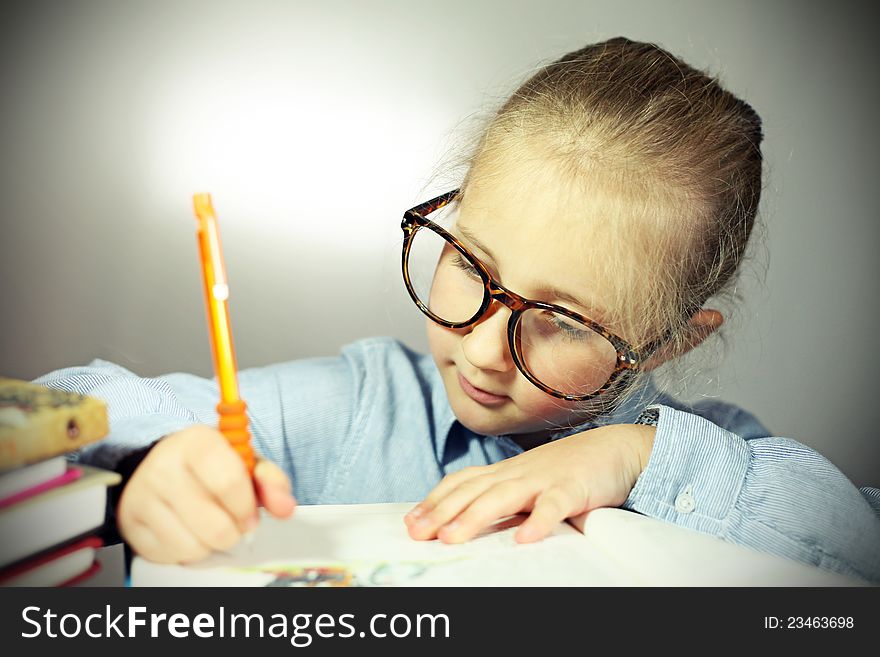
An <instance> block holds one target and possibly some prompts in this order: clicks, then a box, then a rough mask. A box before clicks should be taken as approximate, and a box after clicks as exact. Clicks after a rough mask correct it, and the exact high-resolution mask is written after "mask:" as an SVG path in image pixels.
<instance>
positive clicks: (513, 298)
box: [400, 189, 662, 401]
mask: <svg viewBox="0 0 880 657" xmlns="http://www.w3.org/2000/svg"><path fill="white" fill-rule="evenodd" d="M458 193H459V190H458V189H454V190H452V191H451V192H446V193H445V194H441V195H440V196H438V197H436V198H432V199H431V200H430V201H425V202H424V203H421V204H419V205H417V206H415V207H414V208H410V209H409V210H407V211H406V212H404V214H403V221H402V222H401V225H400V227H401V228H402V229H403V255H402V260H401V266H402V270H403V280H404V283H405V284H406V289H407V292H408V293H409V296H410V297H411V298H412V300H413V301H414V302H415V304H416V305H417V306H418V307H419V310H421V311H422V312H423V313H424V314H425V315H427V316H428V317H429V318H430V319H432V320H433V321H434V322H436V323H437V324H440V325H441V326H445V327H447V328H451V329H459V328H465V327H467V326H470V325H472V324H474V323H476V322H477V321H479V319H480V318H481V317H483V315H484V314H485V313H486V311H487V310H488V309H489V306H490V305H491V303H492V301H497V302H499V303H501V304H504V305H505V306H506V307H507V308H509V309H510V319H509V320H508V322H507V340H508V343H509V347H510V354H511V356H512V357H513V362H514V363H515V364H516V367H517V369H519V371H520V372H521V373H522V374H523V376H525V377H526V379H528V380H529V381H530V382H531V383H532V384H534V385H535V386H537V387H538V388H540V389H541V390H543V391H544V392H546V393H547V394H548V395H552V396H553V397H557V398H559V399H565V400H567V401H588V400H590V399H594V398H596V397H598V396H599V395H602V394H603V393H606V392H607V391H608V390H610V389H612V388H614V387H615V386H622V385H623V384H624V383H625V382H626V380H627V379H628V378H629V377H630V376H632V374H634V373H635V371H637V370H638V369H639V367H640V365H641V364H642V363H643V362H644V361H645V360H646V359H647V358H648V356H650V354H651V353H653V352H654V351H655V350H656V348H657V347H658V346H660V344H661V343H662V340H657V341H655V342H652V343H650V344H649V345H646V346H645V347H643V348H641V349H635V348H633V347H632V346H631V345H630V344H629V343H628V342H627V341H626V340H624V339H623V338H620V337H618V336H616V335H614V334H613V333H611V332H610V331H609V330H608V329H606V328H605V327H604V326H602V325H601V324H599V323H597V322H594V321H593V320H591V319H590V318H589V317H585V316H584V315H581V314H580V313H576V312H574V311H573V310H569V309H568V308H565V307H563V306H558V305H556V304H552V303H545V302H543V301H537V300H534V299H527V298H525V297H523V296H521V295H519V294H516V293H515V292H512V291H510V290H508V289H507V288H506V287H504V286H503V285H501V283H499V282H498V281H497V280H495V279H494V278H493V277H492V275H491V274H490V273H489V270H488V268H487V267H486V265H484V264H483V263H482V262H481V261H480V259H479V258H477V257H476V256H475V255H474V254H473V253H471V252H470V251H469V250H468V248H467V247H466V246H464V245H463V244H462V243H461V242H460V241H459V240H458V239H457V238H456V237H455V236H454V235H452V234H451V233H449V232H448V231H447V230H445V229H444V228H443V227H441V226H439V225H438V224H436V223H435V222H433V221H431V220H430V219H427V215H429V214H431V213H432V212H434V211H436V210H439V209H440V208H442V207H444V206H445V205H447V204H449V203H450V202H452V201H453V200H455V198H456V196H457V195H458ZM420 228H429V229H430V230H433V231H434V232H436V233H437V234H438V235H440V236H441V237H442V238H443V239H445V240H446V241H447V242H448V243H449V244H450V245H452V246H453V247H454V248H455V249H456V250H458V252H459V253H461V255H463V256H464V257H465V258H467V259H468V260H469V261H470V262H472V263H473V264H474V265H475V266H476V268H477V272H478V273H479V275H480V278H481V279H482V281H483V286H484V291H483V302H482V304H481V305H480V307H479V309H478V310H477V311H476V312H475V313H474V314H473V316H472V317H470V318H469V319H467V320H465V321H463V322H448V321H446V320H444V319H443V318H442V317H438V316H437V315H435V314H434V313H432V312H431V311H430V310H429V309H428V307H427V306H426V305H425V304H424V303H422V301H421V300H420V299H419V297H418V295H417V294H416V292H415V289H414V288H413V285H412V281H411V280H410V276H409V270H408V268H407V261H408V258H409V253H410V249H411V247H412V242H413V237H414V236H415V234H416V232H417V231H418V230H419V229H420ZM533 308H534V309H539V310H548V311H552V312H555V313H559V314H561V315H564V316H567V317H570V318H571V319H574V320H576V321H578V322H581V323H582V324H584V325H586V326H587V327H589V328H591V329H592V330H593V331H595V332H596V333H598V334H599V335H601V336H603V337H604V338H605V339H606V340H608V342H610V343H611V345H612V346H613V347H614V350H615V351H616V352H617V359H616V365H615V368H614V370H613V371H612V372H611V374H610V376H609V378H608V381H606V382H605V384H604V385H602V386H601V387H600V388H597V389H596V390H595V391H594V392H592V393H590V394H588V395H572V394H566V393H563V392H561V391H559V390H555V389H553V388H551V387H550V386H548V385H546V384H545V383H543V382H542V381H540V380H539V379H538V378H536V377H535V376H534V375H533V374H532V373H531V372H530V371H529V369H528V368H527V367H526V366H525V364H524V359H523V356H522V344H521V339H520V334H519V324H520V321H519V320H520V317H522V314H523V313H524V312H525V311H527V310H529V309H533Z"/></svg>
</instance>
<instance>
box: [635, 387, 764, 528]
mask: <svg viewBox="0 0 880 657" xmlns="http://www.w3.org/2000/svg"><path fill="white" fill-rule="evenodd" d="M648 408H657V409H658V411H659V414H660V415H659V419H658V422H657V430H656V434H655V436H654V446H653V449H652V451H651V456H650V458H649V459H648V465H647V467H645V470H644V472H642V474H641V475H640V476H639V478H638V479H637V480H636V484H635V486H633V489H632V490H631V491H630V494H629V496H628V497H627V499H626V501H625V502H624V503H623V505H622V508H624V509H629V510H631V511H636V512H638V513H642V514H644V515H647V516H651V517H653V518H658V519H660V520H665V521H667V522H672V523H675V524H677V525H682V526H685V527H690V528H692V529H695V530H697V531H701V532H705V533H710V534H714V535H716V536H720V535H723V533H724V529H725V525H726V520H727V518H728V516H729V515H730V513H731V511H732V510H733V508H734V505H735V504H736V501H737V498H738V497H739V493H740V490H741V489H742V485H743V482H744V480H745V476H746V470H747V469H748V465H749V448H748V445H747V444H746V442H745V440H743V439H742V438H740V437H739V436H737V435H736V434H733V433H731V432H729V431H726V430H724V429H722V428H721V427H719V426H717V425H715V424H713V423H712V422H710V421H709V420H706V419H705V418H702V417H700V416H699V415H694V414H692V413H687V412H685V411H679V410H677V409H674V408H670V407H668V406H663V405H660V404H652V405H651V406H649V407H648Z"/></svg>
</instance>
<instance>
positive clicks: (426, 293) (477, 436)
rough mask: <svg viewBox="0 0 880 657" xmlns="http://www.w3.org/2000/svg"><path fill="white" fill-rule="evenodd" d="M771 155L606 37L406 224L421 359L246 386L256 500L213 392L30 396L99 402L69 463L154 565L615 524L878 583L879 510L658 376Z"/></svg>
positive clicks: (743, 114) (665, 73) (264, 375)
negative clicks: (420, 320)
mask: <svg viewBox="0 0 880 657" xmlns="http://www.w3.org/2000/svg"><path fill="white" fill-rule="evenodd" d="M761 139H762V133H761V122H760V119H759V118H758V116H757V115H756V114H755V112H754V111H753V110H752V108H751V107H749V105H747V104H746V103H744V102H743V101H741V100H739V99H737V98H736V97H734V96H733V95H731V94H730V93H729V92H727V91H725V90H723V89H722V88H721V87H720V86H719V84H718V83H717V82H716V81H715V80H713V79H711V78H709V77H707V76H706V75H705V74H703V73H701V72H699V71H696V70H694V69H692V68H691V67H689V66H687V65H686V64H684V63H683V62H681V61H680V60H678V59H676V58H675V57H673V56H672V55H670V54H669V53H667V52H665V51H664V50H662V49H660V48H658V47H657V46H654V45H651V44H643V43H635V42H632V41H629V40H627V39H623V38H617V39H612V40H610V41H607V42H604V43H599V44H595V45H590V46H587V47H585V48H583V49H581V50H579V51H576V52H572V53H569V54H567V55H565V56H564V57H562V58H561V59H560V60H558V61H557V62H554V63H552V64H550V65H549V66H546V67H545V68H544V69H542V70H541V71H539V72H538V73H536V74H535V75H534V76H533V77H531V78H530V79H529V80H528V81H527V82H526V83H525V84H523V85H522V87H520V88H519V89H518V90H517V91H516V92H515V93H514V94H513V95H512V96H511V97H510V99H509V100H508V101H507V102H506V104H504V106H503V107H502V108H501V109H500V110H499V111H498V113H497V114H496V115H495V116H494V118H493V119H492V121H491V122H490V124H489V125H488V127H487V128H486V130H485V132H484V133H483V135H482V137H481V139H480V141H479V144H478V146H477V148H476V150H475V152H474V155H473V157H472V158H471V160H470V161H469V168H468V172H467V175H466V176H465V179H464V181H463V182H462V184H461V185H460V187H459V189H458V190H454V191H451V192H449V193H448V194H444V195H443V196H440V197H438V198H436V199H432V200H430V201H428V202H426V203H424V204H422V205H420V206H417V207H416V208H413V209H412V210H410V211H408V212H407V213H406V214H405V217H404V222H403V229H404V243H403V276H404V281H405V284H406V286H407V290H408V291H409V293H410V296H411V297H412V299H413V301H414V302H415V303H416V305H417V307H418V308H419V309H420V310H421V311H422V312H423V313H424V314H425V315H426V316H427V318H428V319H427V331H428V338H429V343H430V347H431V355H430V356H427V355H422V354H418V353H414V352H413V351H411V350H410V349H408V348H407V347H405V346H404V345H402V344H401V343H400V342H399V341H397V340H393V339H387V338H374V339H365V340H361V341H358V342H355V343H353V344H350V345H348V346H346V347H344V348H343V350H342V355H341V356H340V357H338V358H315V359H305V360H300V361H295V362H288V363H280V364H277V365H272V366H268V367H263V368H258V369H250V370H244V371H242V372H240V374H239V382H240V388H241V392H242V397H243V398H244V399H246V400H247V401H248V404H249V408H248V410H249V414H250V420H251V430H252V434H253V440H254V444H255V447H256V449H257V450H258V451H259V453H260V454H261V455H262V457H263V460H262V461H261V462H260V463H259V465H258V466H257V469H256V472H255V481H254V485H252V483H251V480H250V479H249V478H248V476H247V473H246V471H245V468H244V467H243V465H242V463H241V461H240V459H239V458H238V456H237V455H236V454H235V453H234V452H233V451H232V449H231V448H230V447H229V445H228V444H227V442H226V440H225V439H224V438H223V436H222V435H221V434H220V433H219V432H218V431H217V430H216V429H215V428H214V427H215V426H216V418H217V416H216V412H215V410H214V406H215V404H216V401H217V399H218V393H217V388H216V384H215V382H214V381H210V380H207V379H202V378H198V377H195V376H192V375H188V374H181V373H177V374H169V375H167V376H163V377H159V378H156V379H143V378H138V377H137V376H136V375H134V374H133V373H131V372H130V371H128V370H126V369H124V368H122V367H119V366H117V365H114V364H111V363H108V362H105V361H100V360H96V361H94V362H92V363H91V364H90V365H89V366H88V367H74V368H68V369H64V370H59V371H57V372H53V373H51V374H49V375H46V376H44V377H42V378H41V379H39V380H38V381H39V382H42V383H44V384H46V385H49V386H51V387H55V388H64V389H69V390H75V391H78V392H82V393H87V394H90V395H94V396H97V397H101V398H104V399H105V400H107V401H108V403H109V409H110V417H111V434H110V436H109V437H108V438H107V439H106V440H104V441H103V442H101V443H99V444H97V445H95V446H92V447H90V448H87V449H84V450H82V451H81V452H80V453H79V454H78V458H79V459H80V460H81V461H82V462H85V463H92V464H95V465H99V466H103V467H110V468H114V469H116V470H118V471H120V472H122V473H123V474H124V475H125V477H126V481H125V484H124V487H120V489H121V491H122V492H121V495H116V496H114V497H113V498H112V500H111V503H110V504H109V508H108V516H109V518H110V521H111V523H116V526H118V530H119V532H120V534H121V536H122V537H123V538H124V539H125V540H126V541H127V542H128V543H129V544H130V545H131V546H132V547H133V549H134V550H135V551H137V552H138V553H140V554H142V555H144V556H146V557H147V558H149V559H152V560H155V561H162V562H187V561H193V560H197V559H201V558H203V557H205V556H206V555H207V554H209V553H210V551H211V550H223V549H228V548H229V547H231V546H232V545H233V544H235V543H236V542H237V541H238V540H239V539H240V538H241V536H242V534H243V533H244V532H247V531H248V530H249V529H251V528H253V527H254V526H255V524H256V523H257V517H258V516H257V505H258V504H261V505H263V506H264V507H265V508H266V509H267V510H268V511H269V512H270V513H272V514H274V515H276V516H278V517H286V516H289V515H290V514H291V513H292V512H293V510H294V506H295V504H296V501H299V502H300V503H307V504H314V503H331V504H332V503H356V502H361V503H365V502H380V501H384V502H390V501H416V500H421V502H419V503H418V504H417V505H416V506H415V507H414V508H413V510H412V511H411V512H410V513H409V514H408V516H407V518H406V523H407V526H408V531H409V533H410V535H411V536H412V537H413V538H414V539H420V540H424V539H431V538H435V537H437V538H439V539H440V540H442V541H446V542H459V541H466V540H468V539H470V538H471V537H473V536H474V535H475V534H476V533H477V532H478V531H479V530H480V529H481V528H483V527H485V526H486V525H488V524H490V523H492V522H493V521H494V520H496V519H498V518H500V517H503V516H506V515H510V514H513V513H517V512H520V511H523V512H527V513H528V514H529V516H528V519H527V520H526V521H525V522H524V523H523V524H522V525H521V526H520V528H519V530H518V532H517V534H516V539H517V540H518V541H520V542H530V541H536V540H540V539H541V538H542V537H544V536H545V535H547V533H548V532H549V531H550V530H551V528H552V527H553V526H554V524H556V523H558V522H559V521H561V520H563V519H565V518H567V517H570V516H573V515H576V514H579V513H581V512H584V511H588V510H590V509H594V508H597V507H603V506H620V507H623V508H626V509H631V510H633V511H637V512H639V513H642V514H646V515H650V516H653V517H655V518H660V519H662V520H665V521H668V522H673V523H676V524H678V525H681V526H684V527H690V528H692V529H696V530H698V531H702V532H706V533H709V534H712V535H715V536H718V537H720V538H723V539H725V540H729V541H732V542H735V543H739V544H742V545H747V546H751V547H753V548H757V549H760V550H764V551H767V552H771V553H775V554H778V555H783V556H785V557H789V558H792V559H797V560H800V561H803V562H806V563H810V564H815V565H817V566H820V567H822V568H827V569H829V570H833V571H837V572H840V573H844V574H847V575H850V576H855V577H859V578H863V579H866V580H870V581H880V549H878V546H880V518H878V514H880V491H878V490H877V489H874V488H864V489H862V490H861V491H860V490H858V489H857V488H856V487H855V486H854V485H853V484H852V483H851V482H850V481H849V480H848V479H847V478H846V477H845V476H844V475H843V474H841V473H840V471H838V470H837V469H836V468H835V467H834V466H833V465H832V464H831V463H829V462H828V461H827V460H825V459H824V458H823V457H822V456H820V455H819V454H817V453H816V452H814V451H812V450H810V449H809V448H807V447H805V446H803V445H801V444H799V443H797V442H795V441H793V440H790V439H787V438H775V437H768V436H769V432H768V431H767V430H766V429H765V428H764V427H763V426H761V424H760V423H759V422H758V421H757V420H756V419H755V418H754V417H753V416H752V415H750V414H748V413H746V412H745V411H742V410H740V409H738V408H735V407H733V406H731V405H728V404H723V403H720V402H705V401H704V402H701V403H699V404H697V405H694V406H686V405H684V404H681V403H679V402H677V401H676V400H674V399H672V398H670V397H669V396H667V395H665V394H663V393H662V391H660V390H658V389H657V388H656V387H655V383H654V381H653V379H652V377H651V374H650V373H651V371H652V370H653V369H655V368H656V367H657V366H659V365H661V364H662V363H664V362H666V361H669V360H671V359H674V358H676V357H678V356H680V355H682V354H684V353H686V352H687V351H688V350H690V349H692V348H693V347H695V346H696V345H698V344H699V343H700V342H701V341H702V340H703V339H704V338H705V337H706V336H708V335H709V334H711V333H712V332H713V331H714V330H715V329H716V328H718V326H720V324H721V323H722V316H721V315H720V313H719V312H717V311H715V310H711V309H708V308H703V304H704V303H705V302H706V300H707V299H708V298H709V297H711V296H713V295H717V294H719V293H720V292H722V291H723V290H724V289H725V288H726V286H729V285H730V284H731V282H732V281H733V275H734V273H735V272H736V270H737V267H738V265H739V263H740V260H741V257H742V254H743V251H744V249H745V247H746V244H747V242H748V238H749V235H750V232H751V228H752V225H753V222H754V218H755V214H756V212H757V208H758V201H759V196H760V189H761V166H762V157H761V151H760V143H761ZM291 482H292V486H291ZM292 493H293V494H295V499H294V496H293V495H292Z"/></svg>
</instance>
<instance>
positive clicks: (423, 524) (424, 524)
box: [415, 518, 431, 529]
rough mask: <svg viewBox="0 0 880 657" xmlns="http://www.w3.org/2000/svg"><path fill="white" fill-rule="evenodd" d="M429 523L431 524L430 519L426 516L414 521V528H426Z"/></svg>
mask: <svg viewBox="0 0 880 657" xmlns="http://www.w3.org/2000/svg"><path fill="white" fill-rule="evenodd" d="M430 525H431V521H430V520H429V519H428V518H421V519H420V520H419V521H418V522H416V524H415V528H416V529H427V528H428V527H430Z"/></svg>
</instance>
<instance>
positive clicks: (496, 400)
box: [458, 372, 509, 406]
mask: <svg viewBox="0 0 880 657" xmlns="http://www.w3.org/2000/svg"><path fill="white" fill-rule="evenodd" d="M458 384H459V385H460V386H461V389H462V390H464V393H465V394H466V395H467V396H468V397H470V398H471V399H473V400H474V401H475V402H477V403H480V404H483V405H485V406H500V405H501V404H503V403H505V402H506V401H507V400H508V399H509V398H508V397H507V396H506V395H493V394H492V393H491V392H486V391H485V390H480V388H477V387H476V386H474V385H473V384H471V382H470V381H468V380H467V379H466V378H464V377H463V376H462V375H461V372H459V373H458Z"/></svg>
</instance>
